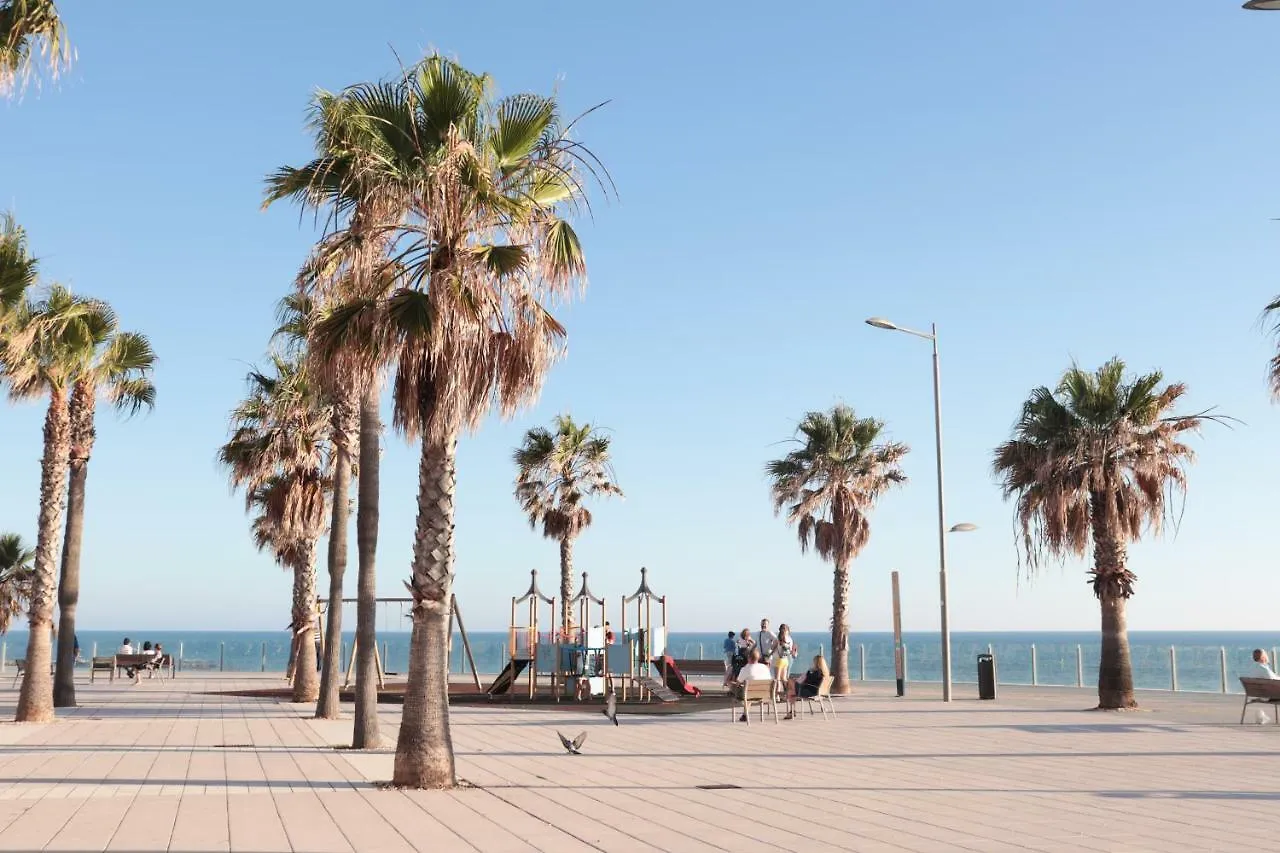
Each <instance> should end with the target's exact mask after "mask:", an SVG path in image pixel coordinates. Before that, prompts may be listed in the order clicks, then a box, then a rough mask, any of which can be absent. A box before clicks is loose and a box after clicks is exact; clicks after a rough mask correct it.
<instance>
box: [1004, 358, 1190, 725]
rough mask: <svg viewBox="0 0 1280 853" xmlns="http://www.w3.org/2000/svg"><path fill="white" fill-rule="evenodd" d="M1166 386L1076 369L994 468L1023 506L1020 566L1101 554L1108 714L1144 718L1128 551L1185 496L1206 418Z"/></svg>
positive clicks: (1156, 378)
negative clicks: (1134, 661) (1124, 712)
mask: <svg viewBox="0 0 1280 853" xmlns="http://www.w3.org/2000/svg"><path fill="white" fill-rule="evenodd" d="M1163 381H1164V377H1163V376H1162V374H1161V373H1160V372H1159V371H1153V372H1151V373H1147V374H1144V375H1142V376H1137V377H1128V376H1126V375H1125V365H1124V362H1122V361H1121V360H1120V359H1118V358H1113V359H1111V360H1110V361H1108V362H1106V363H1105V364H1103V365H1102V366H1101V367H1100V368H1098V369H1097V370H1096V371H1093V372H1089V371H1086V370H1082V369H1080V368H1079V367H1074V366H1073V367H1072V368H1071V369H1069V370H1068V371H1066V373H1064V374H1063V375H1062V379H1061V380H1060V381H1059V382H1058V385H1057V387H1056V388H1055V389H1053V390H1050V389H1049V388H1047V387H1044V386H1041V387H1039V388H1036V389H1035V390H1034V391H1032V392H1031V396H1030V397H1029V398H1028V399H1027V401H1026V402H1025V403H1023V405H1022V414H1021V415H1020V416H1019V418H1018V422H1017V424H1015V426H1014V428H1013V438H1012V439H1010V440H1009V441H1006V442H1005V443H1004V444H1002V445H1000V446H999V447H997V448H996V451H995V460H994V463H993V466H992V467H993V469H994V471H995V474H996V477H997V478H998V479H999V481H1000V484H1001V486H1002V487H1003V488H1004V495H1005V499H1006V500H1008V499H1010V498H1012V499H1015V501H1016V518H1017V523H1018V527H1019V529H1020V531H1021V535H1020V537H1019V555H1020V556H1019V560H1020V562H1021V561H1023V559H1025V565H1026V566H1027V568H1028V569H1029V570H1032V571H1034V570H1035V569H1037V568H1039V567H1040V566H1041V565H1042V564H1043V563H1044V562H1045V560H1046V558H1049V557H1053V558H1057V559H1065V558H1066V557H1067V556H1075V557H1082V556H1084V555H1085V553H1086V552H1088V551H1089V550H1090V548H1092V550H1093V568H1092V569H1090V570H1089V577H1090V580H1091V583H1092V586H1093V594H1094V595H1095V596H1097V598H1098V601H1099V603H1100V604H1101V606H1102V655H1101V661H1100V664H1099V667H1098V707H1099V708H1106V709H1119V708H1136V707H1137V704H1138V703H1137V699H1136V698H1135V697H1134V692H1133V669H1132V665H1131V663H1130V659H1129V635H1128V628H1127V626H1126V622H1125V605H1126V603H1127V602H1128V600H1129V598H1130V597H1131V596H1132V595H1133V591H1134V582H1135V581H1136V580H1137V576H1136V575H1134V573H1133V572H1131V571H1130V570H1129V566H1128V551H1127V549H1128V544H1129V543H1130V542H1136V541H1138V540H1139V539H1140V538H1141V537H1142V535H1143V534H1144V533H1145V532H1148V531H1152V532H1157V533H1158V532H1159V531H1160V529H1161V527H1162V525H1163V524H1164V523H1165V522H1166V521H1167V520H1168V519H1169V513H1170V499H1171V497H1172V496H1173V495H1174V494H1175V493H1185V491H1186V485H1187V481H1186V473H1185V466H1186V465H1187V464H1188V463H1189V462H1190V461H1191V460H1192V459H1194V454H1193V453H1192V451H1191V448H1190V447H1188V446H1187V445H1186V444H1184V443H1183V437H1184V435H1185V434H1186V433H1188V432H1191V431H1197V430H1199V429H1200V426H1201V423H1202V421H1203V420H1204V417H1205V416H1204V415H1179V414H1175V413H1174V412H1173V409H1174V407H1175V406H1176V405H1177V403H1178V401H1179V400H1181V399H1182V396H1183V395H1184V394H1185V393H1186V390H1187V389H1186V386H1185V385H1182V384H1180V383H1174V384H1171V385H1162V383H1163Z"/></svg>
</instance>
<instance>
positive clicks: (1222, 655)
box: [1218, 646, 1227, 693]
mask: <svg viewBox="0 0 1280 853" xmlns="http://www.w3.org/2000/svg"><path fill="white" fill-rule="evenodd" d="M1218 654H1219V660H1220V661H1221V663H1222V692H1223V693H1226V692H1227V647H1226V646H1219V648H1218Z"/></svg>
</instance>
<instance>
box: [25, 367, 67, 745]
mask: <svg viewBox="0 0 1280 853" xmlns="http://www.w3.org/2000/svg"><path fill="white" fill-rule="evenodd" d="M70 452H71V425H70V417H69V412H68V404H67V395H66V392H65V391H62V390H60V389H56V388H55V389H54V390H53V391H52V393H51V394H50V395H49V411H48V412H47V413H46V415H45V419H44V455H43V456H42V457H41V459H40V515H39V521H38V528H37V531H36V557H35V571H34V574H33V577H32V584H31V609H30V620H29V622H30V626H31V629H30V633H29V634H28V635H27V669H26V672H24V673H23V676H22V689H21V691H20V692H19V693H18V710H17V713H16V714H15V715H14V720H15V721H16V722H19V723H48V722H52V721H53V718H54V717H53V682H52V681H51V680H50V679H49V665H50V663H51V662H52V657H53V655H52V651H53V649H52V637H51V636H50V635H51V634H52V630H53V600H54V596H55V595H56V594H57V591H58V578H57V563H58V532H59V528H60V527H61V526H62V499H63V497H64V495H65V493H66V488H67V457H68V456H69V455H70Z"/></svg>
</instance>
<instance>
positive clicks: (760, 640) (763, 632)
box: [756, 619, 778, 664]
mask: <svg viewBox="0 0 1280 853" xmlns="http://www.w3.org/2000/svg"><path fill="white" fill-rule="evenodd" d="M756 641H757V644H758V647H759V649H760V662H761V663H763V664H770V663H772V660H773V647H774V646H776V645H777V644H778V638H777V636H776V635H775V634H774V633H773V632H772V631H770V630H769V620H768V619H761V620H760V633H759V634H756Z"/></svg>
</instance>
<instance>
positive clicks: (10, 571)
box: [0, 533, 36, 634]
mask: <svg viewBox="0 0 1280 853" xmlns="http://www.w3.org/2000/svg"><path fill="white" fill-rule="evenodd" d="M35 555H36V552H35V551H33V550H31V549H30V548H28V547H27V546H26V545H25V544H24V543H23V541H22V537H21V536H19V535H18V534H16V533H5V534H2V535H0V634H3V633H5V632H6V631H8V630H9V623H10V622H11V621H12V620H13V617H15V616H17V615H18V614H20V613H21V612H22V611H23V610H26V608H27V603H28V602H29V601H30V600H31V576H32V573H33V567H32V563H33V561H34V560H35Z"/></svg>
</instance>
